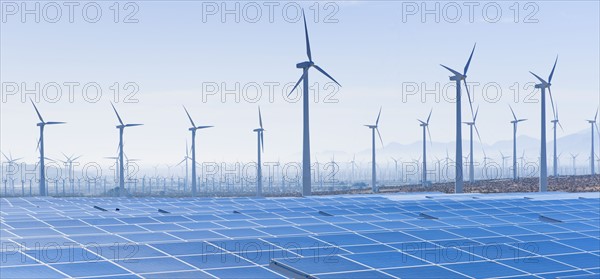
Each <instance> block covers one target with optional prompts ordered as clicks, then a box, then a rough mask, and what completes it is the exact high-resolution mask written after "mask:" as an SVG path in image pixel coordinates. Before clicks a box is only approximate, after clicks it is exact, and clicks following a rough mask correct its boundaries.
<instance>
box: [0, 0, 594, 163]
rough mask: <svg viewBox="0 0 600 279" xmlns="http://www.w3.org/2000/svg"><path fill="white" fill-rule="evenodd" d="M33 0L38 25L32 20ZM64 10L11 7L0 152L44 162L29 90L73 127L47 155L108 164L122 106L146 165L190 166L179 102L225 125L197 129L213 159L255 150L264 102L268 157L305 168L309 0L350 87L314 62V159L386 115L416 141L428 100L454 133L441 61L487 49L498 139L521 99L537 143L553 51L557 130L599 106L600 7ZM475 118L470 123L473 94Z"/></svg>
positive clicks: (439, 137) (52, 140)
mask: <svg viewBox="0 0 600 279" xmlns="http://www.w3.org/2000/svg"><path fill="white" fill-rule="evenodd" d="M15 3H16V4H15ZM36 3H37V4H39V5H40V6H39V9H38V10H37V12H39V14H38V16H39V22H36V18H35V14H27V13H26V12H24V8H26V9H28V10H32V9H34V8H35V6H34V5H35V4H36ZM48 3H54V4H48ZM65 3H66V2H35V1H30V2H27V3H26V4H24V5H29V6H22V4H23V3H22V2H2V10H1V24H0V28H1V30H0V31H1V32H0V39H1V40H0V79H1V84H2V88H1V89H2V102H1V103H0V108H1V112H0V116H1V119H0V122H1V125H0V130H1V136H0V139H1V142H0V149H1V150H2V151H3V152H5V153H9V152H10V153H12V154H13V156H14V157H24V160H25V161H30V162H34V161H35V160H36V158H37V156H38V155H37V153H36V150H35V147H36V143H37V140H38V137H39V131H38V128H37V127H36V126H35V124H36V123H37V122H38V119H37V116H36V114H35V111H34V109H33V107H32V105H31V103H29V101H28V100H29V98H32V99H33V100H34V101H35V102H36V104H37V106H38V108H39V110H40V112H41V113H42V115H43V117H44V119H45V120H46V121H66V122H68V123H67V124H66V125H57V126H51V127H48V128H47V129H46V131H45V141H46V156H48V157H50V158H59V157H60V156H61V153H63V152H64V153H67V154H78V155H83V157H82V159H81V160H83V161H98V162H103V163H104V162H105V163H107V164H109V163H111V162H110V161H109V160H105V159H103V157H106V156H114V155H115V154H116V148H117V144H118V130H117V129H115V126H116V125H117V124H118V122H117V118H116V116H115V115H114V112H113V111H112V109H111V106H110V102H111V101H112V102H114V104H115V107H116V108H117V109H118V111H119V113H120V115H121V117H122V118H123V120H124V121H125V122H126V123H143V124H144V126H141V127H132V128H128V129H126V131H125V152H126V154H128V156H129V157H130V158H137V159H140V160H141V162H143V164H146V165H147V166H151V165H155V164H175V163H177V162H179V161H181V159H182V158H183V156H184V154H185V153H184V152H185V146H186V141H188V142H189V141H190V140H191V136H190V132H189V131H188V130H187V129H188V128H189V126H190V123H189V121H188V119H187V117H186V115H185V112H184V110H183V107H182V106H183V105H185V106H186V107H187V109H188V110H189V112H190V114H191V115H192V117H193V118H194V121H195V123H196V124H197V125H214V126H215V127H214V128H211V129H206V130H201V131H199V132H198V135H197V154H198V157H199V160H201V161H216V162H221V161H234V160H236V161H237V160H242V161H251V160H255V157H256V134H255V133H254V132H252V130H253V129H255V128H257V127H258V107H259V106H260V108H261V110H262V117H263V121H264V128H265V129H266V132H265V153H264V158H263V160H267V161H268V160H271V161H274V160H278V159H282V160H296V161H300V160H301V156H300V154H301V148H302V104H301V102H298V99H297V98H298V97H299V95H296V94H299V93H300V91H297V92H296V93H294V94H292V95H291V96H290V97H288V93H289V90H290V89H291V86H293V83H295V82H296V81H297V80H298V78H299V77H300V75H301V70H300V69H297V68H296V65H295V64H296V63H298V62H302V61H305V60H306V59H307V58H306V49H305V41H304V30H303V25H302V21H301V20H300V17H299V14H298V11H299V10H298V8H300V7H302V8H304V9H305V10H306V15H307V22H308V30H309V35H310V42H311V50H312V56H313V60H314V61H315V63H316V64H318V65H319V66H321V67H322V68H323V69H324V70H325V71H327V72H328V73H329V74H331V75H332V76H333V77H334V78H335V79H336V80H337V81H339V83H340V84H341V85H342V87H337V86H334V85H333V84H332V83H331V82H330V81H329V80H328V79H327V78H326V77H324V76H323V75H321V74H320V73H318V72H317V71H314V69H312V70H311V72H310V75H309V77H310V84H311V89H312V90H313V92H317V93H318V94H316V93H315V94H313V96H311V99H312V102H311V104H310V119H311V147H312V150H313V152H315V153H316V152H324V151H340V152H345V153H347V154H352V153H356V152H361V151H364V150H368V149H369V148H370V144H371V138H370V137H371V133H370V131H369V130H368V129H367V128H366V127H364V126H363V125H364V124H373V122H374V121H375V118H376V116H377V112H378V110H379V108H380V107H382V115H381V121H380V131H381V134H382V137H383V142H384V144H385V145H388V144H390V143H393V142H396V143H402V144H409V143H413V142H417V141H420V140H421V136H422V134H421V129H420V127H419V125H418V122H417V119H418V118H419V119H425V118H426V117H427V114H428V113H429V111H430V110H431V109H433V113H432V117H431V124H430V131H431V137H432V140H434V141H436V142H450V141H453V140H454V137H455V132H454V121H455V104H454V103H453V100H454V95H455V93H454V92H455V91H454V90H455V89H454V87H453V86H452V83H451V82H450V81H449V80H448V76H449V74H450V73H449V72H448V71H447V70H445V69H443V68H442V67H440V65H439V64H440V63H442V64H444V65H447V66H449V67H452V68H454V69H456V70H458V71H462V69H463V67H464V65H465V63H466V61H467V58H468V56H469V54H470V51H471V49H472V47H473V45H474V44H475V43H477V46H476V49H475V53H474V56H473V60H472V62H471V66H470V69H469V72H468V78H467V80H468V82H469V86H470V91H471V94H472V96H473V100H474V103H473V106H474V107H475V108H476V107H479V116H478V119H477V121H478V128H479V131H480V133H481V138H482V141H483V142H485V143H486V144H493V143H495V142H498V141H503V140H508V139H511V137H512V126H511V124H510V123H509V121H510V120H511V118H512V116H511V113H510V110H509V108H508V105H509V104H510V105H511V106H512V107H513V108H514V110H515V112H516V113H517V114H518V115H517V116H518V117H519V118H527V119H529V120H530V121H528V122H526V123H524V124H523V125H522V126H521V127H520V128H519V134H520V135H526V136H530V137H534V138H539V137H540V104H539V101H538V100H539V98H540V93H539V91H537V90H535V89H534V88H533V87H532V84H533V83H532V82H534V81H535V79H534V77H533V76H532V75H531V74H529V71H533V72H535V73H537V74H538V75H540V76H542V77H544V78H546V77H548V75H549V72H550V70H551V68H552V65H553V63H554V59H555V58H556V56H557V55H558V57H559V58H558V63H557V67H556V72H555V74H554V78H553V80H552V84H553V85H552V93H553V97H554V102H555V103H556V104H557V107H558V110H559V115H560V121H561V123H562V125H563V127H564V131H560V132H559V136H565V135H568V134H573V133H577V132H580V131H582V130H584V129H589V125H588V124H587V123H586V122H585V120H586V119H590V118H593V115H594V113H595V111H596V109H597V108H598V106H599V104H600V80H599V77H600V72H599V69H600V57H599V51H598V50H599V49H600V30H599V24H598V23H599V21H600V18H599V10H600V7H599V3H598V2H597V1H540V2H530V3H531V4H529V5H527V4H525V3H522V2H518V3H517V4H515V3H516V2H489V3H488V2H434V1H428V2H397V1H369V2H360V1H356V2H354V1H353V2H349V1H344V2H314V1H302V2H236V1H228V2H218V1H216V2H200V1H143V2H141V1H140V2H130V3H131V4H130V5H128V6H126V4H125V3H122V2H121V3H120V4H119V5H118V6H115V4H114V2H112V1H110V2H101V1H100V2H90V3H91V4H90V3H88V2H73V3H75V4H76V5H73V6H71V7H69V6H67V4H65ZM469 3H474V4H472V5H473V6H471V8H472V11H473V12H472V13H470V9H471V8H470V7H469V6H468V5H470V4H469ZM436 4H437V5H439V7H438V8H437V10H436V9H435V8H436V6H435V5H436ZM236 5H238V6H237V10H236ZM71 9H72V11H73V12H72V14H70V11H71ZM270 9H272V12H271V10H270ZM34 10H35V9H34ZM225 10H229V11H231V10H233V12H229V13H227V12H225ZM424 10H429V11H431V10H433V12H429V13H426V12H424ZM57 11H59V13H60V17H58V16H57ZM98 11H99V12H100V13H98ZM457 11H459V12H460V17H457V16H456V15H457ZM117 12H118V13H117ZM34 13H36V12H34ZM258 13H260V16H257V15H258ZM469 14H470V15H471V16H469ZM436 16H437V19H436ZM36 84H39V85H36ZM36 86H37V89H36ZM70 88H73V89H72V92H73V94H69V92H70ZM84 88H85V89H84ZM98 89H99V90H101V93H98V91H97V90H98ZM27 92H33V93H27ZM57 92H60V94H58V93H57ZM257 92H260V95H258V93H257ZM270 92H272V94H270ZM424 92H429V93H427V94H424ZM516 92H518V93H516ZM316 95H318V96H316ZM463 96H464V95H463ZM236 98H238V100H236ZM463 100H466V98H465V97H463ZM462 111H463V119H464V120H469V118H470V114H471V113H470V109H469V106H468V104H467V103H466V102H464V101H463V106H462ZM546 115H547V117H548V121H549V120H550V118H551V117H552V109H551V106H550V103H549V102H548V104H547V109H546ZM550 131H551V130H550V129H548V136H550ZM463 137H464V138H466V137H468V134H467V129H466V127H464V128H463Z"/></svg>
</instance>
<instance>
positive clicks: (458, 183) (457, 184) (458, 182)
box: [440, 44, 477, 193]
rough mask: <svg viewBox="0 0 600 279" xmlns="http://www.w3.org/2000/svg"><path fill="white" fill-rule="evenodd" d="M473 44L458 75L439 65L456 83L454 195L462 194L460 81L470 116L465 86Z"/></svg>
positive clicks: (470, 104) (466, 87)
mask: <svg viewBox="0 0 600 279" xmlns="http://www.w3.org/2000/svg"><path fill="white" fill-rule="evenodd" d="M476 45H477V44H475V45H474V46H473V50H471V55H470V56H469V60H468V61H467V64H466V65H465V68H464V70H463V73H462V74H461V73H459V72H457V71H455V70H453V69H451V68H449V67H446V66H444V65H441V64H440V65H441V66H442V67H444V68H446V70H448V71H450V72H452V73H453V74H454V75H453V76H450V80H452V81H455V82H456V164H455V165H456V172H455V179H454V191H455V193H462V192H463V165H462V159H463V155H462V127H461V122H462V120H461V117H462V116H461V93H460V87H461V81H462V82H464V85H465V90H466V91H467V97H468V98H469V106H470V108H471V115H473V106H472V103H471V94H470V93H469V87H468V86H467V71H468V70H469V65H470V64H471V58H473V53H474V52H475V46H476Z"/></svg>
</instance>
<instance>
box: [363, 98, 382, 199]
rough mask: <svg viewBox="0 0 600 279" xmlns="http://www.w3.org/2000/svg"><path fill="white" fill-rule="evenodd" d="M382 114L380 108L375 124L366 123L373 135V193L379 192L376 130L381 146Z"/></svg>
mask: <svg viewBox="0 0 600 279" xmlns="http://www.w3.org/2000/svg"><path fill="white" fill-rule="evenodd" d="M380 116H381V108H379V114H377V120H375V125H365V127H368V128H369V129H371V137H372V157H371V187H372V189H373V193H377V192H379V189H377V169H376V168H377V163H376V161H375V131H377V135H378V136H379V140H380V141H381V146H383V139H381V134H380V133H379V117H380Z"/></svg>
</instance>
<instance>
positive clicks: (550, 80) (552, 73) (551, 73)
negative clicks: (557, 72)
mask: <svg viewBox="0 0 600 279" xmlns="http://www.w3.org/2000/svg"><path fill="white" fill-rule="evenodd" d="M556 62H558V55H556V60H554V66H552V71H551V72H550V76H549V77H548V82H549V83H552V76H553V75H554V69H556Z"/></svg>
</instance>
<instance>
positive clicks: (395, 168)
mask: <svg viewBox="0 0 600 279" xmlns="http://www.w3.org/2000/svg"><path fill="white" fill-rule="evenodd" d="M391 158H392V160H393V161H394V182H397V181H398V159H396V158H394V157H391ZM399 159H401V158H399Z"/></svg>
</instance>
